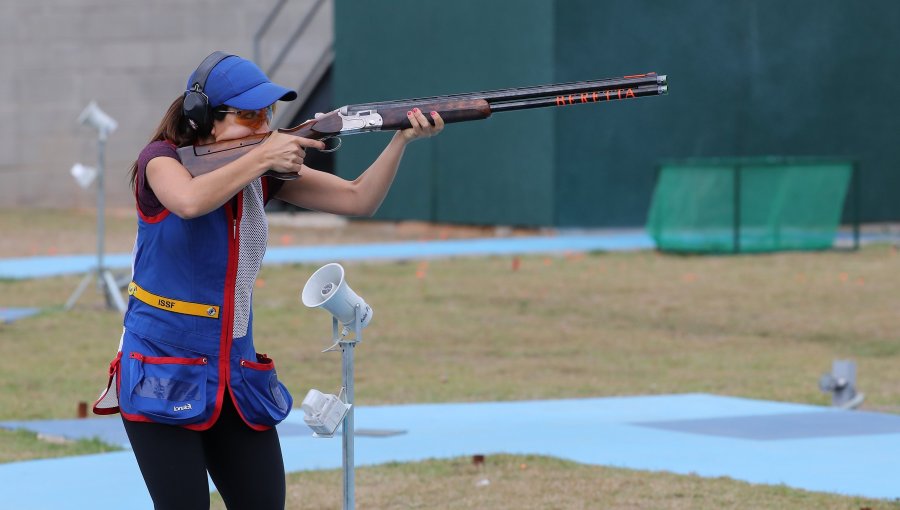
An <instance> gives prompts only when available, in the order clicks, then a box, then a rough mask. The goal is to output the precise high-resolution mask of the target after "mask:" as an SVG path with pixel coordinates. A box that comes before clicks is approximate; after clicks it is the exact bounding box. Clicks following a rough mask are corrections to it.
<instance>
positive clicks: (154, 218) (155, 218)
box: [135, 193, 169, 223]
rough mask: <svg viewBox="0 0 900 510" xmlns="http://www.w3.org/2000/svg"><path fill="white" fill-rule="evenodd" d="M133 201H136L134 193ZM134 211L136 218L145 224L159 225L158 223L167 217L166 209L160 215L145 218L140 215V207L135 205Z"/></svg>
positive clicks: (167, 211) (143, 215)
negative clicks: (135, 210)
mask: <svg viewBox="0 0 900 510" xmlns="http://www.w3.org/2000/svg"><path fill="white" fill-rule="evenodd" d="M135 200H137V193H135ZM135 209H137V213H138V216H140V218H141V219H142V220H144V222H146V223H159V222H160V221H162V220H164V219H166V217H167V216H168V215H169V210H168V209H163V211H162V212H161V213H159V214H156V215H154V216H147V215H145V214H144V213H142V212H141V206H140V205H137V204H135Z"/></svg>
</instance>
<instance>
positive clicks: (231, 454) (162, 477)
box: [123, 393, 285, 510]
mask: <svg viewBox="0 0 900 510" xmlns="http://www.w3.org/2000/svg"><path fill="white" fill-rule="evenodd" d="M224 400H225V403H224V404H223V406H222V414H221V415H220V416H219V419H218V421H216V424H215V425H213V426H212V427H211V428H210V429H209V430H205V431H203V432H197V431H193V430H188V429H185V428H182V427H176V426H172V425H162V424H158V423H143V422H130V421H128V420H123V421H124V422H125V431H126V432H127V433H128V439H129V440H130V441H131V447H132V449H133V450H134V455H135V457H137V461H138V465H139V466H140V468H141V473H142V474H143V475H144V481H145V482H146V483H147V488H148V489H149V490H150V497H151V498H153V507H154V508H155V509H156V510H201V509H202V510H208V509H209V484H208V482H207V478H206V473H207V471H208V472H209V476H210V477H211V478H212V480H213V482H214V483H215V484H216V488H217V489H218V490H219V494H221V495H222V499H223V500H224V501H225V506H227V507H228V509H229V510H245V509H247V510H249V509H253V510H283V509H284V500H285V483H284V461H283V460H282V458H281V445H280V443H279V442H278V434H277V433H276V432H275V429H274V428H272V429H269V430H267V431H265V432H257V431H255V430H253V429H251V428H250V427H248V426H247V425H246V424H245V423H244V422H243V420H241V417H240V416H239V415H238V413H237V410H236V409H235V408H234V404H233V403H232V402H231V397H230V396H229V395H228V394H227V393H226V394H225V398H224Z"/></svg>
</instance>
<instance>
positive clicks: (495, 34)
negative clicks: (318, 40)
mask: <svg viewBox="0 0 900 510" xmlns="http://www.w3.org/2000/svg"><path fill="white" fill-rule="evenodd" d="M553 13H554V7H553V3H552V2H546V1H543V0H502V1H501V0H494V1H491V2H484V1H473V0H460V1H455V2H448V3H438V2H422V1H414V0H403V1H391V2H366V3H363V2H350V1H347V0H338V1H337V2H336V4H335V20H336V21H335V36H336V43H335V46H336V61H335V89H336V90H335V97H336V101H337V102H338V103H339V104H347V103H360V102H367V101H377V100H386V99H401V98H408V97H422V96H431V95H439V94H453V93H461V92H476V91H479V90H492V89H498V88H507V87H517V86H527V85H540V84H544V83H550V82H552V81H553V47H554V33H553V30H554V24H553ZM553 120H554V117H553V115H552V114H551V113H549V112H548V111H541V112H511V113H506V114H500V115H497V116H494V117H492V118H489V119H487V120H484V121H477V122H469V123H462V124H454V125H450V126H448V127H447V128H446V129H445V131H444V133H442V134H441V135H440V136H439V137H437V138H434V139H432V140H427V141H417V142H415V143H413V144H411V145H410V146H409V148H408V149H407V153H406V155H405V157H404V160H403V162H402V164H401V168H400V173H399V174H398V176H397V179H396V181H395V184H394V187H393V188H392V190H391V192H390V194H389V195H388V197H387V199H386V200H385V202H384V204H383V205H382V207H381V209H380V210H379V212H378V213H377V215H376V217H379V218H385V219H407V218H408V219H426V220H432V221H439V222H456V223H479V224H484V223H501V224H533V225H550V224H552V223H553V220H554V218H553V211H554V204H553V200H554V189H555V188H554V185H553V180H554V172H553V170H554V169H553V167H554V143H555V142H554V137H553V132H554V128H553ZM388 140H389V137H388V135H386V134H376V135H372V134H367V135H360V136H356V137H347V138H346V139H345V145H344V148H342V149H341V151H339V153H338V155H337V168H338V173H339V175H341V176H343V177H346V178H354V177H356V176H357V175H358V174H359V173H360V172H361V171H362V170H363V169H364V168H365V166H366V165H367V164H368V163H369V162H370V161H371V160H373V159H374V158H375V157H376V156H377V154H378V153H379V152H380V150H381V149H382V148H383V147H384V145H385V144H386V143H387V141H388Z"/></svg>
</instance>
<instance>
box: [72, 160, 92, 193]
mask: <svg viewBox="0 0 900 510" xmlns="http://www.w3.org/2000/svg"><path fill="white" fill-rule="evenodd" d="M69 173H70V174H72V177H74V178H75V182H77V183H78V185H79V186H81V188H82V189H88V188H89V187H90V186H91V184H92V183H93V182H94V179H96V178H97V169H96V168H94V167H92V166H87V165H82V164H81V163H75V164H74V165H72V169H71V170H69Z"/></svg>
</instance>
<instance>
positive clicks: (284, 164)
mask: <svg viewBox="0 0 900 510" xmlns="http://www.w3.org/2000/svg"><path fill="white" fill-rule="evenodd" d="M306 148H313V149H320V150H321V149H325V143H324V142H321V141H319V140H313V139H311V138H303V137H300V136H294V135H287V134H284V133H279V132H277V131H273V132H272V134H271V135H269V137H268V138H266V141H265V142H263V143H262V144H261V145H260V146H259V147H258V148H257V149H255V150H257V151H259V152H260V157H261V158H262V160H263V163H264V166H265V168H266V169H267V170H268V169H270V170H274V171H276V172H279V173H292V174H298V175H299V174H300V169H301V167H302V166H303V159H304V158H305V157H306Z"/></svg>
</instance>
